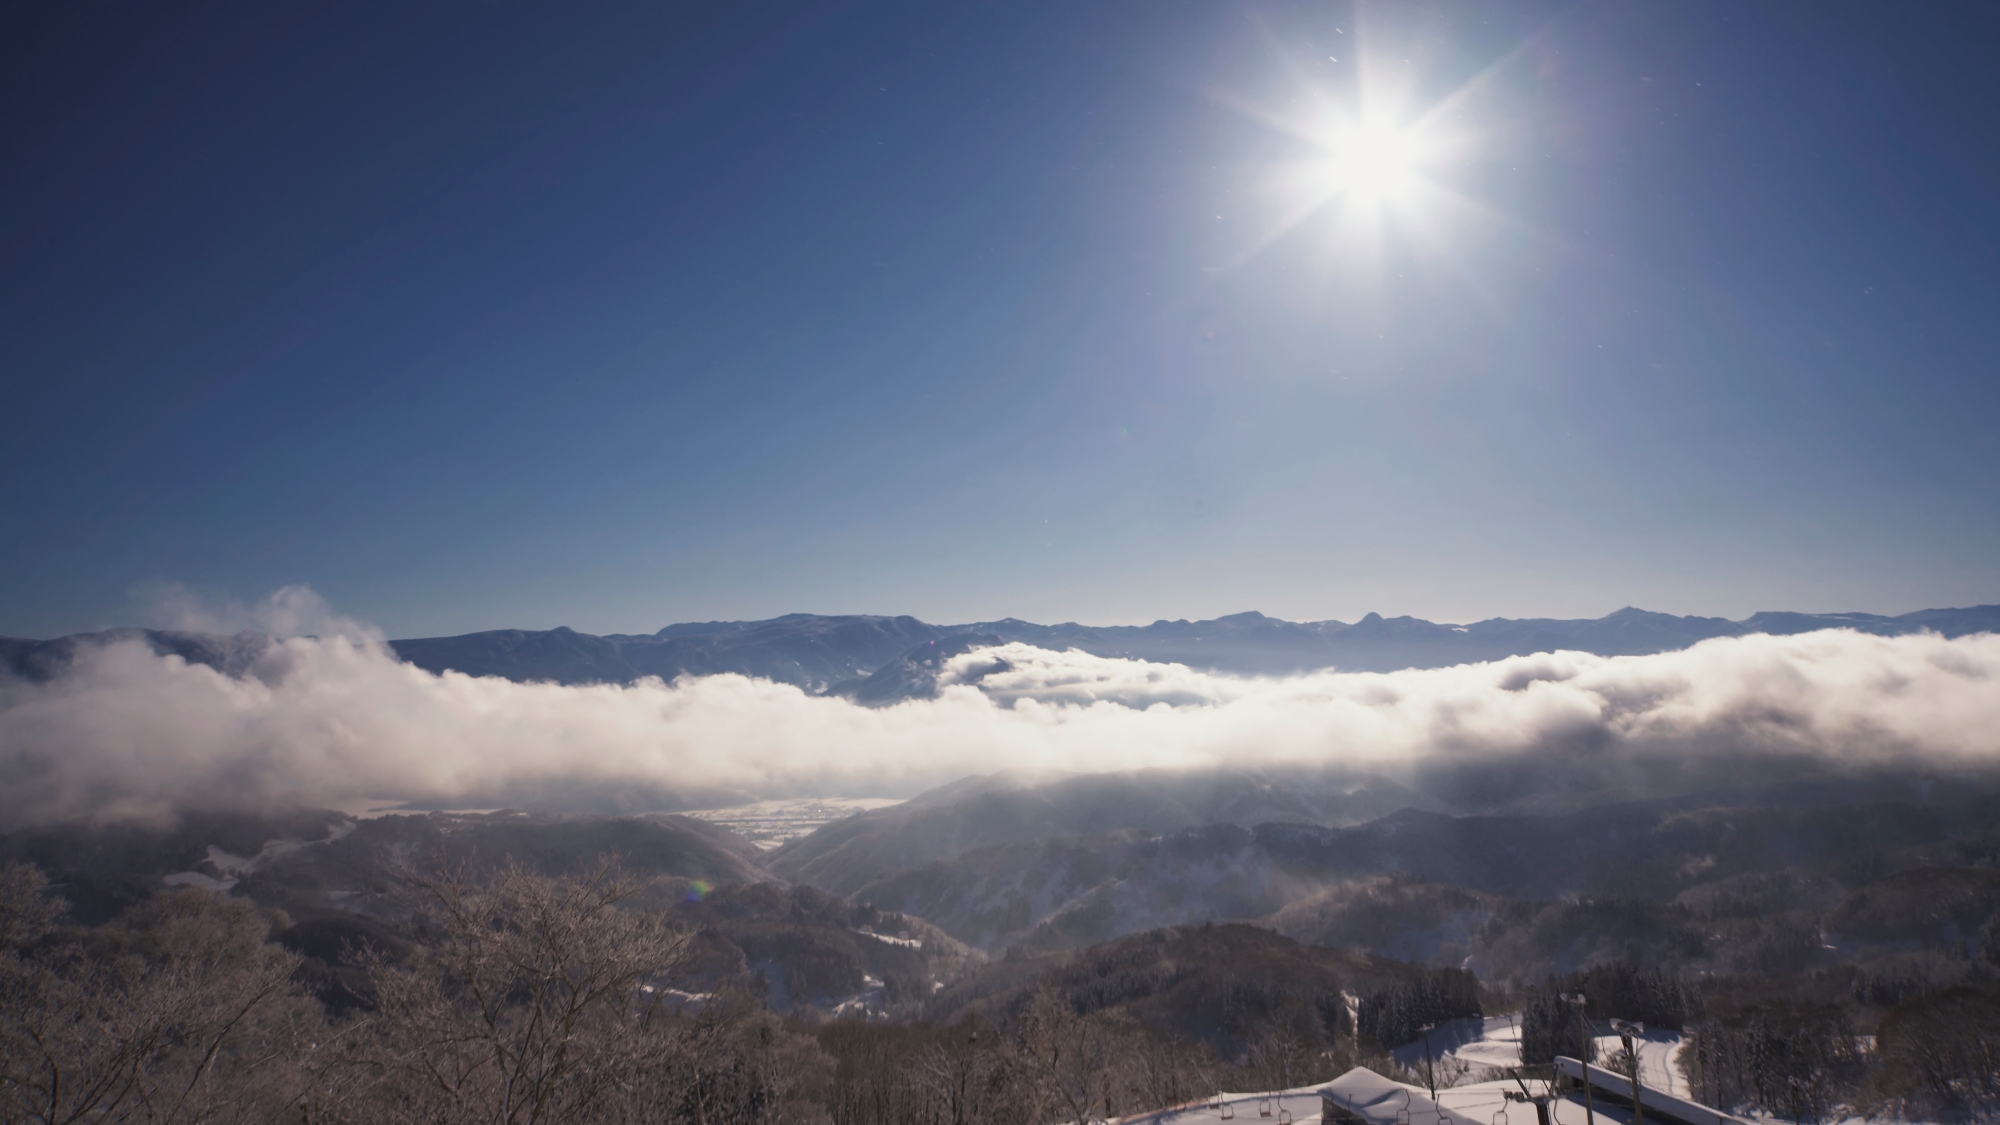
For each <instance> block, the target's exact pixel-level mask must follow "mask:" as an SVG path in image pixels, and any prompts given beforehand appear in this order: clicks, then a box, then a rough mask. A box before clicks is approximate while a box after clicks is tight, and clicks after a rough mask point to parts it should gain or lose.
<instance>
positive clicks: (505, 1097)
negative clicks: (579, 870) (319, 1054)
mask: <svg viewBox="0 0 2000 1125" xmlns="http://www.w3.org/2000/svg"><path fill="white" fill-rule="evenodd" d="M403 878H404V880H405V881H406V883H407V884H408V886H409V887H410V888H411V889H412V890H413V891H414V892H415V894H416V898H417V903H416V905H417V907H418V908H419V910H420V911H421V912H422V916H421V920H422V922H424V923H425V924H426V925H427V926H428V928H429V930H430V933H429V934H428V935H427V937H428V938H429V941H428V942H427V943H426V945H425V946H424V947H422V949H421V950H420V952H419V954H418V955H417V956H416V957H414V958H413V959H412V960H411V961H410V962H409V963H407V964H402V965H394V964H390V963H389V961H388V959H387V957H386V955H385V954H383V953H382V952H381V951H379V950H370V951H366V952H365V953H364V954H363V955H362V957H361V960H362V962H363V964H364V965H365V966H366V967H367V968H368V969H369V971H370V972H371V973H372V974H373V976H374V980H375V990H376V1005H377V1009H378V1010H377V1011H376V1012H375V1013H374V1014H373V1015H372V1016H370V1017H368V1018H367V1020H366V1026H365V1028H361V1029H358V1030H359V1033H358V1034H355V1035H352V1036H350V1037H349V1039H348V1041H347V1042H346V1043H345V1044H343V1050H341V1051H340V1052H338V1053H336V1054H333V1055H332V1056H331V1057H329V1058H327V1059H324V1060H322V1062H321V1064H320V1071H321V1073H322V1074H324V1075H325V1077H326V1080H327V1082H328V1083H329V1085H328V1087H327V1089H328V1090H329V1092H330V1093H331V1092H332V1091H335V1090H339V1091H342V1093H341V1096H338V1097H334V1096H329V1097H326V1098H323V1099H321V1100H320V1101H319V1102H318V1103H317V1104H316V1106H315V1109H316V1110H317V1115H318V1116H320V1117H322V1118H337V1117H342V1116H348V1115H349V1114H350V1113H358V1115H359V1116H365V1117H376V1116H378V1115H380V1114H382V1113H383V1112H384V1111H385V1110H387V1111H393V1112H392V1116H396V1117H401V1118H403V1119H408V1120H426V1121H479V1122H488V1123H495V1125H517V1123H518V1125H543V1123H554V1122H569V1121H595V1120H604V1119H616V1118H618V1117H620V1116H624V1115H626V1114H628V1113H631V1114H638V1115H643V1114H645V1113H646V1112H650V1110H651V1109H652V1108H654V1107H652V1106H650V1105H640V1104H636V1103H643V1102H653V1101H657V1100H658V1099H660V1098H665V1097H668V1096H669V1095H668V1094H667V1092H665V1091H662V1090H660V1089H658V1082H659V1077H660V1075H661V1074H663V1073H665V1072H667V1071H668V1070H669V1069H670V1068H668V1067H666V1066H664V1065H662V1064H663V1063H664V1062H665V1059H664V1058H663V1057H662V1055H663V1054H671V1053H672V1050H673V1049H674V1047H676V1046H677V1045H679V1044H676V1043H675V1042H674V1036H672V1035H671V1034H668V1031H669V1029H668V1027H667V1023H666V1021H665V1019H664V1018H663V1016H664V1013H663V1012H662V1011H661V1008H662V1005H663V1003H665V998H666V996H667V995H668V993H666V992H663V991H662V990H661V989H660V988H659V987H658V986H660V985H663V984H664V983H666V982H667V981H668V980H669V979H670V978H671V977H672V974H673V971H674V969H675V967H676V965H677V964H678V962H679V960H680V957H681V954H682V950H683V949H684V947H685V945H686V941H687V935H686V934H684V933H682V932H681V931H679V930H677V929H675V928H674V927H672V926H670V925H669V924H668V923H667V922H666V920H665V919H664V918H663V917H662V916H661V915H659V914H655V913H641V912H637V911H626V910H621V909H620V906H621V904H624V903H627V902H629V901H630V900H631V899H633V898H634V897H635V896H637V895H638V894H640V893H641V892H642V891H643V890H644V889H645V888H644V886H643V885H642V884H640V883H639V882H637V881H636V880H634V879H632V878H630V877H629V876H627V875H626V874H625V873H624V872H623V871H622V870H621V869H620V868H619V866H618V864H617V863H616V862H615V861H613V860H610V859H606V860H604V861H603V862H601V863H600V864H599V865H598V866H597V868H596V869H594V870H592V871H590V872H587V873H585V874H582V875H579V876H575V877H571V878H565V879H550V878H546V877H542V876H539V875H535V874H533V873H531V872H529V871H526V870H524V869H523V868H521V867H520V866H518V865H515V864H512V863H509V864H508V865H507V866H506V867H505V868H503V869H502V870H501V871H500V873H499V874H498V875H497V876H496V877H494V878H493V879H492V880H491V881H490V882H488V883H478V882H475V881H474V880H473V878H472V876H471V874H470V871H469V869H468V868H467V867H465V866H463V865H460V866H456V867H446V868H444V870H443V871H442V872H441V873H439V874H437V875H423V874H418V873H416V872H413V871H407V870H406V871H405V872H403ZM357 1070H358V1071H360V1072H361V1073H362V1074H364V1075H366V1077H367V1078H368V1079H369V1080H370V1082H369V1085H371V1086H372V1087H373V1092H374V1095H375V1096H374V1097H373V1098H372V1099H365V1100H364V1099H356V1098H354V1097H352V1096H348V1095H347V1093H346V1091H348V1090H350V1089H351V1088H352V1084H353V1082H354V1081H355V1072H356V1071H357ZM343 1082H344V1083H346V1084H343ZM364 1102H372V1103H373V1104H364Z"/></svg>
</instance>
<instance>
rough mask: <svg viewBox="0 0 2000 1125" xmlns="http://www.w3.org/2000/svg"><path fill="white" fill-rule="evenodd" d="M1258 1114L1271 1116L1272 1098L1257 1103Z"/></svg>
mask: <svg viewBox="0 0 2000 1125" xmlns="http://www.w3.org/2000/svg"><path fill="white" fill-rule="evenodd" d="M1257 1116H1259V1117H1269V1116H1271V1099H1269V1098H1265V1099H1264V1100H1263V1101H1261V1102H1258V1103H1257Z"/></svg>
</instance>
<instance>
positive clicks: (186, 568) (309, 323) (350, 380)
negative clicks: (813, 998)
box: [0, 0, 2000, 636]
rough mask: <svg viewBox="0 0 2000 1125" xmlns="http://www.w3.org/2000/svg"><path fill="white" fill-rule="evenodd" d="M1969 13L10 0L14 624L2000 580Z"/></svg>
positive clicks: (1943, 594) (602, 614) (5, 42)
mask: <svg viewBox="0 0 2000 1125" xmlns="http://www.w3.org/2000/svg"><path fill="white" fill-rule="evenodd" d="M1995 43H2000V8H1996V7H1995V6H1993V5H1989V4H1973V3H1965V4H1924V5H1893V6H1885V5H1881V4H1874V3H1871V4H1860V3H1853V4H1841V3H1829V2H1820V0H1815V2H1811V3H1790V4H1781V3H1768V4H1742V3H1736V2H1718V3H1693V2H1685V0H1672V2H1667V0H1661V2H1658V3H1630V2H1623V0H1617V2H1614V0H1590V2H1582V3H1551V4H1543V5H1538V4H1535V3H1498V2H1465V3H1445V4H1394V5H1390V4H1383V5H1379V6H1363V7H1359V8H1357V7H1354V6H1350V5H1347V4H1343V3H1313V4H1303V3H1302V4H1283V3H1264V2H1257V0H1250V2H1239V3H1224V2H1216V0H1200V2H1175V0H1138V2H1129V3H1128V2H1117V0H1107V2H1101V3H1081V2H1066V3H1039V2H1034V0H1013V2H1009V3H993V4H971V3H964V4H959V3H938V2H936V0H923V2H910V3H856V4H839V3H791V2H789V0H774V2H771V3H755V4H693V3H637V2H628V3H621V4H609V5H602V4H598V5H594V4H588V3H564V4H523V3H482V4H448V3H438V4H409V3H396V4H374V3H367V2H349V3H339V4H332V3H328V4H319V5H311V6H308V5H300V4H287V3H276V2H272V0H255V2H248V3H233V4H232V3H216V4H202V5H184V4H157V3H126V4H92V3H82V2H53V0H50V2H39V3H38V2H28V3H17V4H12V5H8V6H7V7H6V9H5V12H4V14H0V162H4V164H0V389H3V391H4V393H0V424H4V427H5V431H4V432H5V442H4V447H3V448H0V469H4V478H0V479H4V488H5V491H4V494H0V495H4V500H3V501H0V633H4V634H10V635H16V636H49V635H54V634H58V633H63V632H70V631H76V630H81V629H89V628H97V627H102V626H105V625H112V624H130V623H145V620H144V619H145V618H146V616H147V615H148V613H150V612H152V611H151V610H150V609H149V608H148V606H147V605H146V603H145V598H144V597H143V596H142V595H136V594H135V593H134V591H135V590H141V589H144V588H146V587H147V586H149V584H153V583H157V582H160V581H170V582H180V583H186V584H189V585H191V586H193V587H196V588H198V589H201V590H205V591H213V592H216V593H218V594H221V595H227V596H234V597H238V598H244V599H254V598H256V597H258V596H261V595H262V594H264V593H265V592H267V591H269V590H271V589H274V588H276V587H278V586H281V585H285V584H290V583H304V584H309V585H311V586H312V587H314V588H315V589H317V590H318V591H320V592H321V593H322V594H324V595H325V596H326V597H327V598H328V599H329V600H330V601H331V602H332V603H333V604H334V605H335V606H336V607H338V608H339V609H340V610H342V611H344V612H347V613H350V614H353V615H354V616H357V617H360V618H364V619H366V620H370V621H373V622H376V623H378V624H380V625H381V626H382V627H383V628H385V629H386V630H387V631H388V632H389V633H390V634H391V635H392V636H411V635H425V634H438V633H451V632H463V631H470V630H474V629H481V628H497V627H503V626H521V627H549V626H554V625H558V624H567V625H570V626H572V627H575V628H578V629H584V630H587V631H594V632H603V631H640V630H652V629H656V628H658V627H659V626H661V625H663V624H666V623H667V622H670V621H679V620H705V619H711V618H736V617H766V616H772V615H775V614H779V613H785V612H792V611H809V612H820V613H853V612H871V613H912V614H916V615H917V616H920V617H923V618H925V619H927V620H932V621H940V622H949V621H962V620H972V619H980V618H989V617H998V616H1005V615H1014V616H1020V617H1025V618H1029V619H1033V620H1065V619H1075V620H1082V621H1089V622H1099V623H1114V622H1131V621H1148V620H1152V619H1154V618H1157V617H1163V616H1164V617H1182V616H1186V617H1202V616H1211V615H1215V614H1220V613H1228V612H1234V611H1239V610H1245V609H1260V610H1263V611H1264V612H1266V613H1270V614H1273V615H1277V616H1284V617H1290V618H1294V619H1317V618H1326V617H1338V618H1342V619H1349V620H1351V619H1353V618H1354V617H1358V616H1360V615H1361V614H1363V613H1366V612H1368V611H1370V610H1377V611H1380V612H1383V613H1387V614H1398V613H1414V614H1417V615H1419V616H1426V617H1431V618H1433V619H1440V620H1466V619H1472V618H1478V617H1485V616H1494V615H1505V616H1529V615H1561V616H1597V615H1599V614H1602V613H1605V612H1608V611H1610V610H1612V609H1616V608H1618V607H1619V606H1622V605H1626V604H1637V605H1641V606H1645V607H1647V608H1653V609H1660V610H1666V611H1672V612H1680V613H1703V614H1726V615H1729V616H1741V615H1742V614H1745V613H1748V612H1751V611H1753V610H1757V609H1797V610H1810V611H1832V610H1845V609H1861V610H1870V611H1876V612H1903V611H1906V610H1910V609H1915V608H1920V607H1924V606H1942V605H1966V604H1973V603H1978V602H1993V601H2000V378H1996V376H2000V67H1996V66H1995V65H1994V64H1993V60H1992V48H1993V45H1994V44H1995Z"/></svg>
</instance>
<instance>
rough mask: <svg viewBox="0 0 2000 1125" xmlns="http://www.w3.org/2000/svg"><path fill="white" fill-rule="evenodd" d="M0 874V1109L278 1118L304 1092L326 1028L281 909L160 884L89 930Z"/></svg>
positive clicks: (66, 1115) (65, 1117) (5, 1113)
mask: <svg viewBox="0 0 2000 1125" xmlns="http://www.w3.org/2000/svg"><path fill="white" fill-rule="evenodd" d="M40 881H41V876H40V873H39V872H35V871H33V869H26V870H23V869H21V868H18V867H17V868H14V869H10V870H8V871H6V872H5V873H4V874H0V932H4V933H5V934H6V936H7V939H8V945H7V946H6V948H5V949H4V950H0V1117H4V1119H6V1120H9V1121H26V1122H39V1123H43V1125H67V1123H69V1122H80V1121H93V1122H97V1121H110V1122H148V1123H159V1125H172V1123H178V1122H196V1121H201V1122H230V1121H262V1120H269V1119H271V1118H272V1117H274V1116H276V1115H277V1114H278V1113H280V1112H281V1111H282V1110H283V1108H284V1107H285V1106H287V1105H289V1104H292V1103H294V1102H295V1101H296V1100H297V1099H298V1097H299V1095H300V1080H301V1076H300V1071H299V1066H298V1062H299V1060H300V1058H302V1057H303V1055H304V1054H305V1053H306V1051H307V1050H308V1049H309V1044H310V1042H311V1041H312V1039H313V1037H314V1036H316V1035H317V1034H318V1032H319V1029H320V1026H321V1024H320V1017H319V1012H318V1008H317V1006H316V1005H313V1004H312V1003H311V1002H310V1001H308V1000H307V999H305V997H304V996H303V995H302V994H301V993H300V991H299V990H298V988H297V987H296V986H295V985H294V984H293V983H292V979H291V978H292V973H293V971H294V970H295V969H296V968H297V966H298V958H297V957H295V956H294V955H292V954H290V953H288V952H286V951H285V950H283V949H282V948H279V947H278V946H275V945H271V944H269V943H268V942H267V941H266V938H267V937H268V935H269V931H270V919H269V918H268V917H265V916H263V915H261V914H259V913H258V911H257V910H256V909H255V908H254V907H252V906H251V905H250V904H248V903H244V902H237V901H229V900H223V899H218V898H216V897H214V896H212V895H209V894H207V893H205V892H202V891H193V890H186V891H177V892H172V893H168V894H163V895H160V896H158V897H156V898H154V899H152V900H150V901H148V902H145V903H142V904H141V905H139V906H137V907H135V908H133V909H132V910H131V911H129V912H128V913H127V914H126V916H125V917H124V918H122V919H120V920H119V921H118V922H115V923H113V924H112V925H110V926H107V927H104V928H103V929H102V930H100V931H99V932H97V933H96V934H94V935H91V936H90V940H89V942H88V943H87V944H86V943H85V942H84V941H83V940H82V935H75V934H72V935H64V934H61V933H60V932H59V931H57V930H56V928H55V920H56V917H57V915H56V913H55V912H54V910H53V909H51V908H50V906H49V904H47V903H40V902H29V901H28V900H27V899H26V898H25V897H24V896H23V894H22V890H23V888H24V887H27V886H28V884H29V883H33V884H34V885H35V886H37V887H38V886H39V884H40Z"/></svg>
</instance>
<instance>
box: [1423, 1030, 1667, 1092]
mask: <svg viewBox="0 0 2000 1125" xmlns="http://www.w3.org/2000/svg"><path fill="white" fill-rule="evenodd" d="M1519 1021H1520V1016H1519V1015H1518V1014H1515V1015H1506V1016H1488V1017H1487V1018H1485V1019H1483V1020H1478V1019H1472V1020H1453V1021H1451V1022H1450V1023H1444V1024H1439V1025H1438V1026H1437V1027H1436V1028H1435V1029H1433V1030H1432V1031H1431V1037H1430V1048H1431V1052H1432V1055H1433V1056H1434V1058H1435V1059H1437V1060H1457V1061H1459V1062H1461V1063H1463V1064H1464V1065H1465V1068H1466V1069H1465V1074H1464V1076H1465V1077H1466V1078H1478V1077H1479V1074H1480V1072H1481V1071H1483V1070H1486V1069H1488V1068H1491V1067H1502V1066H1520V1065H1521V1028H1520V1022H1519ZM1593 1030H1596V1029H1593ZM1595 1042H1596V1047H1597V1060H1598V1062H1599V1063H1600V1064H1601V1063H1602V1062H1603V1060H1605V1059H1607V1058H1609V1057H1611V1056H1612V1055H1614V1054H1617V1053H1618V1052H1620V1051H1623V1050H1624V1049H1625V1047H1624V1044H1623V1043H1622V1042H1620V1041H1619V1039H1618V1037H1617V1036H1616V1035H1599V1036H1596V1037H1595ZM1633 1046H1634V1047H1636V1048H1637V1049H1638V1051H1639V1068H1640V1069H1639V1077H1640V1079H1641V1080H1642V1081H1644V1082H1645V1084H1646V1085H1648V1086H1650V1087H1652V1088H1653V1089H1656V1090H1664V1091H1666V1092H1667V1093H1669V1094H1673V1095H1675V1096H1676V1097H1687V1096H1688V1088H1687V1079H1686V1078H1685V1077H1683V1076H1682V1074H1681V1072H1680V1068H1679V1066H1678V1065H1677V1063H1676V1062H1675V1060H1674V1056H1675V1055H1676V1054H1677V1053H1679V1051H1680V1049H1681V1033H1680V1032H1678V1031H1649V1032H1647V1033H1646V1036H1645V1038H1643V1039H1641V1040H1639V1041H1638V1042H1636V1043H1634V1044H1633ZM1571 1053H1572V1054H1574V1053H1575V1052H1574V1051H1572V1052H1571ZM1390 1054H1392V1055H1394V1056H1395V1058H1396V1061H1397V1062H1399V1063H1402V1064H1403V1065H1404V1066H1407V1067H1409V1068H1410V1069H1411V1070H1412V1071H1414V1072H1416V1073H1418V1074H1422V1073H1423V1072H1424V1042H1423V1040H1421V1039H1419V1040H1418V1041H1416V1042H1415V1043H1410V1044H1407V1045H1405V1046H1402V1047H1398V1048H1396V1049H1395V1050H1394V1051H1391V1052H1390ZM1456 1069H1457V1068H1456V1067H1453V1066H1450V1065H1448V1064H1447V1065H1443V1066H1440V1067H1439V1069H1438V1073H1439V1075H1440V1080H1439V1083H1438V1084H1439V1086H1443V1085H1444V1084H1445V1083H1444V1081H1443V1077H1442V1076H1443V1075H1446V1074H1449V1073H1451V1072H1452V1071H1454V1070H1456ZM1439 1098H1440V1100H1444V1091H1443V1090H1439ZM1447 1104H1448V1103H1447Z"/></svg>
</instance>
